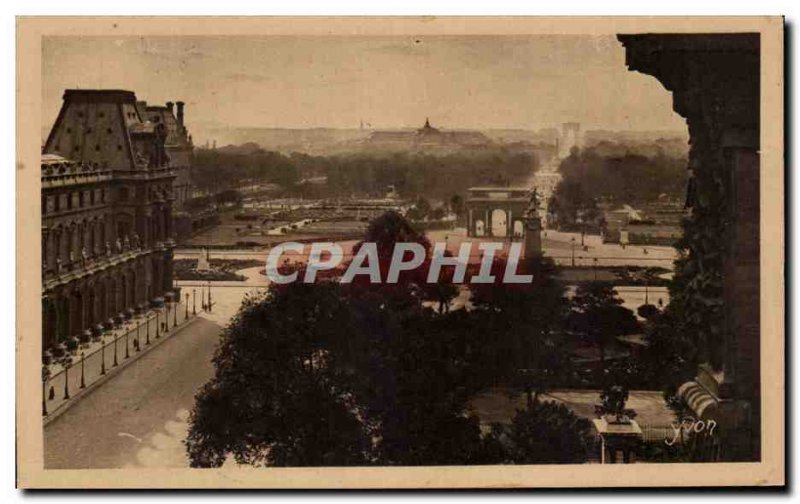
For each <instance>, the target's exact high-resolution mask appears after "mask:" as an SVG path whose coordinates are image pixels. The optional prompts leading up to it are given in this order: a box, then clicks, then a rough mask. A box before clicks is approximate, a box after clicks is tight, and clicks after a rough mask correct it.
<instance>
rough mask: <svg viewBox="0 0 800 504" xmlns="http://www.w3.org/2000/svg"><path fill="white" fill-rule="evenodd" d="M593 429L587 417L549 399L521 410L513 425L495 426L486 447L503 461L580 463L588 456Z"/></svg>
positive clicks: (491, 453) (519, 462) (492, 454)
mask: <svg viewBox="0 0 800 504" xmlns="http://www.w3.org/2000/svg"><path fill="white" fill-rule="evenodd" d="M590 432H591V424H590V423H589V421H588V420H587V419H585V418H581V417H579V416H577V415H575V413H573V412H572V411H570V410H569V409H568V408H567V407H566V406H564V405H563V404H560V403H556V402H554V401H545V402H543V403H540V404H538V405H536V406H535V407H530V406H528V407H527V408H526V409H524V410H517V413H516V415H514V419H513V420H512V422H511V425H509V426H500V425H495V426H493V429H492V431H491V433H490V434H489V436H488V439H487V441H486V442H485V445H486V448H485V450H486V451H487V452H488V453H489V454H490V456H493V457H494V458H495V459H496V460H497V459H500V460H497V461H498V462H503V463H513V464H580V463H584V462H586V460H587V458H588V457H587V454H588V450H589V445H588V439H589V436H590Z"/></svg>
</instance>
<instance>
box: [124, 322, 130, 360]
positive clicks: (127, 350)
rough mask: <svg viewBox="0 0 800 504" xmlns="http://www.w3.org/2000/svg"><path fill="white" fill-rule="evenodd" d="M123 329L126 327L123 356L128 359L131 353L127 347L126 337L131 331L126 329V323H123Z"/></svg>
mask: <svg viewBox="0 0 800 504" xmlns="http://www.w3.org/2000/svg"><path fill="white" fill-rule="evenodd" d="M125 329H127V331H125V358H126V359H129V358H130V356H131V354H130V350H129V349H128V337H129V336H130V334H131V331H130V329H128V324H125Z"/></svg>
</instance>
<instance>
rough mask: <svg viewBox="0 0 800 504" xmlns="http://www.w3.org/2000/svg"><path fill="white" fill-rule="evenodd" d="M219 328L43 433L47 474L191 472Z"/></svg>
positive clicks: (156, 355) (152, 355)
mask: <svg viewBox="0 0 800 504" xmlns="http://www.w3.org/2000/svg"><path fill="white" fill-rule="evenodd" d="M220 331H221V326H220V325H219V324H218V323H217V322H215V321H212V320H208V319H205V318H200V319H199V320H197V321H196V322H194V323H193V324H191V325H190V326H189V327H187V328H185V329H183V330H182V331H180V332H179V333H178V334H175V335H174V336H172V337H171V338H170V339H169V340H167V341H165V342H164V343H162V344H161V345H159V346H158V347H157V348H155V349H153V351H151V352H149V353H147V354H146V355H143V356H142V357H141V358H140V359H138V360H137V361H136V362H133V363H131V364H130V366H128V367H127V368H126V369H124V370H123V371H122V372H121V373H120V374H119V375H117V376H114V377H113V378H111V379H110V380H109V381H108V382H106V383H104V384H103V385H101V386H100V387H98V388H97V389H96V390H94V391H92V392H91V393H90V394H89V395H87V396H86V397H84V398H83V399H82V400H81V401H80V402H79V403H77V404H75V405H74V406H72V408H70V409H69V410H68V411H66V412H65V413H64V414H63V415H61V416H60V417H58V418H56V419H55V420H54V421H53V422H52V423H51V424H49V425H48V426H47V427H46V428H45V433H44V447H45V467H47V468H48V469H55V468H73V469H84V468H123V467H140V466H145V467H186V466H187V465H188V461H187V458H186V455H185V451H184V447H183V444H182V441H183V439H184V438H185V436H186V429H187V423H186V421H187V419H188V415H189V411H190V410H191V408H192V406H193V404H194V395H195V393H196V392H197V390H198V389H199V387H201V386H202V385H203V384H204V383H205V382H206V381H208V380H209V378H211V376H212V375H213V365H212V363H211V357H212V356H213V353H214V348H215V346H216V344H217V341H218V337H219V334H220Z"/></svg>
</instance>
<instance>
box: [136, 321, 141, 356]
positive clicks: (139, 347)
mask: <svg viewBox="0 0 800 504" xmlns="http://www.w3.org/2000/svg"><path fill="white" fill-rule="evenodd" d="M141 327H142V319H141V318H138V319H136V339H135V340H134V342H135V343H136V351H137V352H140V351H141V350H142V344H141V343H140V341H141V340H142V336H141V331H139V329H140V328H141Z"/></svg>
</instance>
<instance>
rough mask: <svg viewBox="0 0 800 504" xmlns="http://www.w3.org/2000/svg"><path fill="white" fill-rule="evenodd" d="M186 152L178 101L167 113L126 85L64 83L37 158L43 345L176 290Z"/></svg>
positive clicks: (87, 333) (89, 333)
mask: <svg viewBox="0 0 800 504" xmlns="http://www.w3.org/2000/svg"><path fill="white" fill-rule="evenodd" d="M187 156H188V157H187ZM190 157H191V137H189V136H188V135H187V134H186V129H185V127H184V125H183V103H181V102H178V116H177V117H175V116H174V114H173V105H172V104H171V103H168V104H167V106H166V107H163V106H162V107H147V105H146V103H144V102H141V101H139V102H137V100H136V96H135V95H134V93H133V92H130V91H121V90H74V89H70V90H66V91H65V93H64V100H63V104H62V107H61V110H60V112H59V114H58V117H57V119H56V122H55V124H54V125H53V128H52V130H51V131H50V134H49V135H48V138H47V140H46V142H45V144H44V147H43V150H42V159H41V183H42V190H41V195H42V282H43V292H42V311H43V317H42V320H43V324H44V327H43V335H42V337H43V341H42V348H43V350H47V349H49V348H52V347H53V346H55V345H61V344H63V343H64V342H65V341H66V340H68V339H70V338H78V339H80V340H82V341H86V340H87V339H89V338H92V337H97V336H98V335H99V334H100V333H101V332H102V331H104V330H107V329H110V328H111V327H113V326H115V325H119V324H121V323H122V322H124V321H125V320H126V319H128V318H130V317H132V316H133V315H134V314H136V313H140V312H142V311H144V310H147V309H148V308H150V307H152V306H158V305H161V304H162V303H163V302H164V300H165V298H166V299H171V298H172V297H173V296H174V293H172V292H171V291H172V257H173V249H174V247H175V242H174V239H173V237H174V233H173V225H172V212H173V206H175V205H176V204H177V203H178V202H176V198H178V197H180V198H181V199H182V198H185V197H186V195H187V191H188V190H189V189H188V182H186V180H187V177H188V174H187V173H186V172H187V171H188V164H189V162H188V159H190ZM176 179H177V181H178V182H177V184H176ZM181 180H183V181H184V182H181ZM176 185H177V187H178V191H176V188H175V187H176ZM178 193H180V194H178Z"/></svg>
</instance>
